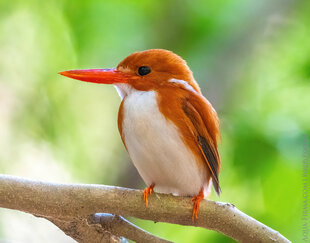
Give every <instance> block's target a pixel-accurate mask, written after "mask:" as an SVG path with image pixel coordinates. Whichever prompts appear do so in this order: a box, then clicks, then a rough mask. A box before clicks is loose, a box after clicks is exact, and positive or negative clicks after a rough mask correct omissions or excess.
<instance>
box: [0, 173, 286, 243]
mask: <svg viewBox="0 0 310 243" xmlns="http://www.w3.org/2000/svg"><path fill="white" fill-rule="evenodd" d="M142 195H143V192H142V191H141V190H133V189H127V188H121V187H113V186H104V185H81V184H57V183H47V182H40V181H34V180H28V179H23V178H18V177H13V176H7V175H0V207H4V208H10V209H15V210H20V211H23V212H27V213H31V214H34V215H36V216H41V217H44V218H48V219H49V220H50V218H56V219H61V220H63V221H71V220H72V219H81V218H88V219H89V215H94V214H96V213H98V212H105V213H112V214H116V215H122V216H132V217H136V218H141V219H147V220H153V221H155V222H167V223H173V224H181V225H191V226H197V227H203V228H206V229H211V230H215V231H218V232H221V233H223V234H225V235H227V236H229V237H231V238H233V239H235V240H237V241H239V242H290V241H289V240H287V239H286V238H285V237H283V236H282V235H281V234H280V233H278V232H277V231H275V230H273V229H271V228H269V227H267V226H266V225H264V224H262V223H260V222H258V221H257V220H255V219H253V218H251V217H250V216H248V215H246V214H244V213H242V212H241V211H239V210H238V209H237V208H235V207H234V206H233V205H232V204H229V203H221V202H214V201H210V200H204V201H202V202H201V204H200V211H199V215H198V219H197V220H195V222H192V219H191V214H192V202H191V198H188V197H175V196H172V195H167V194H160V193H154V194H152V195H151V197H150V202H149V206H148V207H145V203H144V201H143V200H142ZM56 224H57V223H56Z"/></svg>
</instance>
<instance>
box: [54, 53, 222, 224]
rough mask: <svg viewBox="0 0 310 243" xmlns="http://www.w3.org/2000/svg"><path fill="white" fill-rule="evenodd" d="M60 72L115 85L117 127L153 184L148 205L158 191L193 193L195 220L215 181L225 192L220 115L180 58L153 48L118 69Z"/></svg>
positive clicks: (145, 179) (142, 172)
mask: <svg viewBox="0 0 310 243" xmlns="http://www.w3.org/2000/svg"><path fill="white" fill-rule="evenodd" d="M60 74H62V75H64V76H67V77H69V78H73V79H78V80H82V81H86V82H92V83H103V84H113V85H114V86H115V88H116V90H117V92H118V94H119V95H120V97H121V99H122V102H121V105H120V108H119V112H118V129H119V132H120V135H121V137H122V140H123V143H124V145H125V147H126V149H127V151H128V153H129V155H130V158H131V159H132V161H133V163H134V165H135V167H136V168H137V170H138V172H139V174H140V175H141V177H142V178H143V180H144V182H145V183H146V184H147V185H148V187H146V188H145V190H144V200H145V202H146V206H147V205H148V196H149V194H151V193H152V192H153V189H155V190H156V191H158V192H162V193H172V194H174V195H180V196H192V197H193V199H192V200H193V202H194V206H193V213H192V219H193V220H194V219H195V217H196V218H197V214H198V210H199V203H200V201H201V200H202V199H203V198H204V197H205V196H207V195H208V194H209V193H210V189H211V184H213V187H214V189H215V191H216V192H217V194H218V195H219V194H220V192H221V189H220V185H219V179H218V174H219V170H220V157H219V153H218V151H217V142H218V140H219V121H218V117H217V113H216V111H215V110H214V108H213V107H212V105H211V104H210V102H209V101H208V100H207V99H206V98H205V97H204V96H203V95H202V94H201V91H200V88H199V86H198V84H197V82H196V81H195V79H194V77H193V74H192V72H191V70H190V69H189V67H188V66H187V64H186V62H185V61H184V60H183V59H182V58H181V57H180V56H178V55H176V54H174V53H173V52H171V51H167V50H162V49H151V50H146V51H141V52H135V53H133V54H131V55H130V56H128V57H126V58H125V59H124V60H123V61H122V62H121V63H120V64H119V65H118V66H117V68H116V69H85V70H70V71H64V72H60Z"/></svg>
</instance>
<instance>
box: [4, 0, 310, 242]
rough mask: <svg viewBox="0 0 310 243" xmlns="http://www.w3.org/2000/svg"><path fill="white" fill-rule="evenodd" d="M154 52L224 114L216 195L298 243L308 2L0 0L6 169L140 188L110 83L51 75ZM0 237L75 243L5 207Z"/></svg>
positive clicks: (308, 77) (178, 232)
mask: <svg viewBox="0 0 310 243" xmlns="http://www.w3.org/2000/svg"><path fill="white" fill-rule="evenodd" d="M150 48H165V49H169V50H172V51H174V52H176V53H177V54H179V55H181V56H182V57H183V58H184V59H185V60H187V62H188V65H189V66H190V68H191V69H192V70H193V72H194V76H195V78H196V79H197V81H198V83H199V84H200V86H201V88H202V92H203V93H204V95H205V96H206V97H207V98H208V99H209V100H210V101H211V103H212V104H213V105H214V107H215V108H216V110H217V111H218V113H219V117H220V121H221V134H222V142H221V144H220V154H221V157H222V172H221V174H220V181H221V186H222V191H223V193H222V195H221V197H220V198H218V197H216V196H215V195H214V193H213V194H212V196H211V199H213V200H220V201H226V202H230V203H233V204H235V205H236V207H238V208H239V209H240V210H242V211H243V212H245V213H247V214H249V215H251V216H252V217H254V218H256V219H257V220H259V221H261V222H263V223H264V224H266V225H268V226H270V227H272V228H274V229H275V230H278V231H279V232H281V233H282V234H283V235H284V236H286V237H287V238H288V239H290V240H292V241H293V242H301V239H302V226H301V225H302V223H304V222H302V220H301V215H302V199H303V198H302V161H303V156H305V155H303V154H305V151H306V147H307V146H308V148H309V144H310V142H309V137H310V136H309V134H310V110H309V107H310V1H307V0H304V1H293V0H292V1H288V0H274V1H268V0H264V1H254V0H238V1H235V0H231V1H229V0H208V1H203V0H192V1H189V0H187V1H177V0H174V1H172V0H167V1H160V0H157V1H156V0H150V1H137V0H123V1H120V0H114V1H101V0H89V1H83V0H45V1H39V0H27V1H24V0H20V1H18V0H11V1H5V0H2V1H0V173H5V174H12V175H18V176H23V177H28V178H35V179H43V180H46V181H57V182H80V183H96V184H100V183H102V184H107V185H118V186H125V187H132V188H140V189H142V188H144V186H145V185H144V183H143V181H142V180H141V178H140V177H139V175H138V174H137V172H136V170H135V168H134V167H133V165H132V164H131V162H130V159H129V157H128V155H127V153H126V151H125V149H124V147H123V145H122V142H121V139H120V136H119V134H118V129H117V111H118V107H119V104H120V99H119V97H118V95H117V93H116V91H115V90H114V88H113V87H112V86H103V85H96V84H87V83H82V82H78V81H75V80H71V79H67V78H64V77H62V76H60V75H58V74H57V73H58V72H59V71H62V70H68V69H78V68H104V67H106V68H107V67H115V66H116V65H117V64H118V63H119V62H120V61H121V60H122V59H123V58H124V57H126V56H127V55H129V54H131V53H132V52H134V51H140V50H145V49H150ZM308 151H309V150H308ZM306 156H308V157H307V158H308V161H309V157H310V155H309V153H308V154H307V155H306ZM308 179H309V178H308ZM131 220H132V221H133V222H134V223H136V224H137V225H139V226H141V227H142V228H144V229H145V230H148V231H150V232H152V233H154V234H156V235H158V236H161V237H164V238H166V239H169V240H172V241H176V242H207V241H208V242H233V241H232V240H230V239H228V238H227V237H225V236H222V235H221V234H219V233H216V232H213V231H208V230H204V229H198V228H194V227H183V226H178V225H169V224H163V223H157V224H155V223H153V222H148V221H142V220H137V219H131ZM33 232H36V233H35V234H34V233H33ZM0 242H46V243H47V242H73V240H71V239H70V238H69V237H67V236H65V235H64V234H63V233H62V232H61V231H59V230H58V229H57V228H56V227H55V226H54V225H52V224H51V223H49V222H47V221H45V220H43V219H37V218H35V217H33V216H31V215H27V214H23V213H20V212H14V211H10V210H5V209H0Z"/></svg>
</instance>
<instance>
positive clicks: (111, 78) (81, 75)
mask: <svg viewBox="0 0 310 243" xmlns="http://www.w3.org/2000/svg"><path fill="white" fill-rule="evenodd" d="M59 74H61V75H63V76H66V77H69V78H73V79H77V80H81V81H85V82H90V83H99V84H115V83H127V82H128V81H129V80H131V79H134V78H135V77H136V76H135V75H133V74H129V73H124V72H121V71H118V70H116V69H115V68H112V69H81V70H69V71H63V72H59Z"/></svg>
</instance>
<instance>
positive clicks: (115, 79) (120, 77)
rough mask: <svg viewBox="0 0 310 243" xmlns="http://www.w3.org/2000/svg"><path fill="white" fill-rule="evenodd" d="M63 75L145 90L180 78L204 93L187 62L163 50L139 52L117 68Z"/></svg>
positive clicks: (171, 82)
mask: <svg viewBox="0 0 310 243" xmlns="http://www.w3.org/2000/svg"><path fill="white" fill-rule="evenodd" d="M60 74H61V75H64V76H66V77H69V78H73V79H77V80H81V81H85V82H92V83H103V84H114V85H116V86H121V85H122V84H127V85H129V86H130V87H132V88H134V89H137V90H143V91H147V90H152V89H157V88H160V87H164V86H167V85H175V83H176V82H175V81H178V80H179V81H180V82H184V81H185V82H186V84H188V85H190V86H191V87H192V88H193V89H194V90H196V91H197V92H200V89H199V86H198V85H197V83H196V81H195V80H194V78H193V74H192V72H191V70H190V69H189V67H188V66H187V64H186V62H185V61H184V60H183V59H182V58H181V57H180V56H178V55H176V54H174V53H173V52H171V51H167V50H163V49H151V50H146V51H141V52H135V53H133V54H131V55H130V56H128V57H126V58H125V59H124V60H123V61H122V62H121V63H120V64H118V66H117V68H113V69H84V70H70V71H63V72H60Z"/></svg>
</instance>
